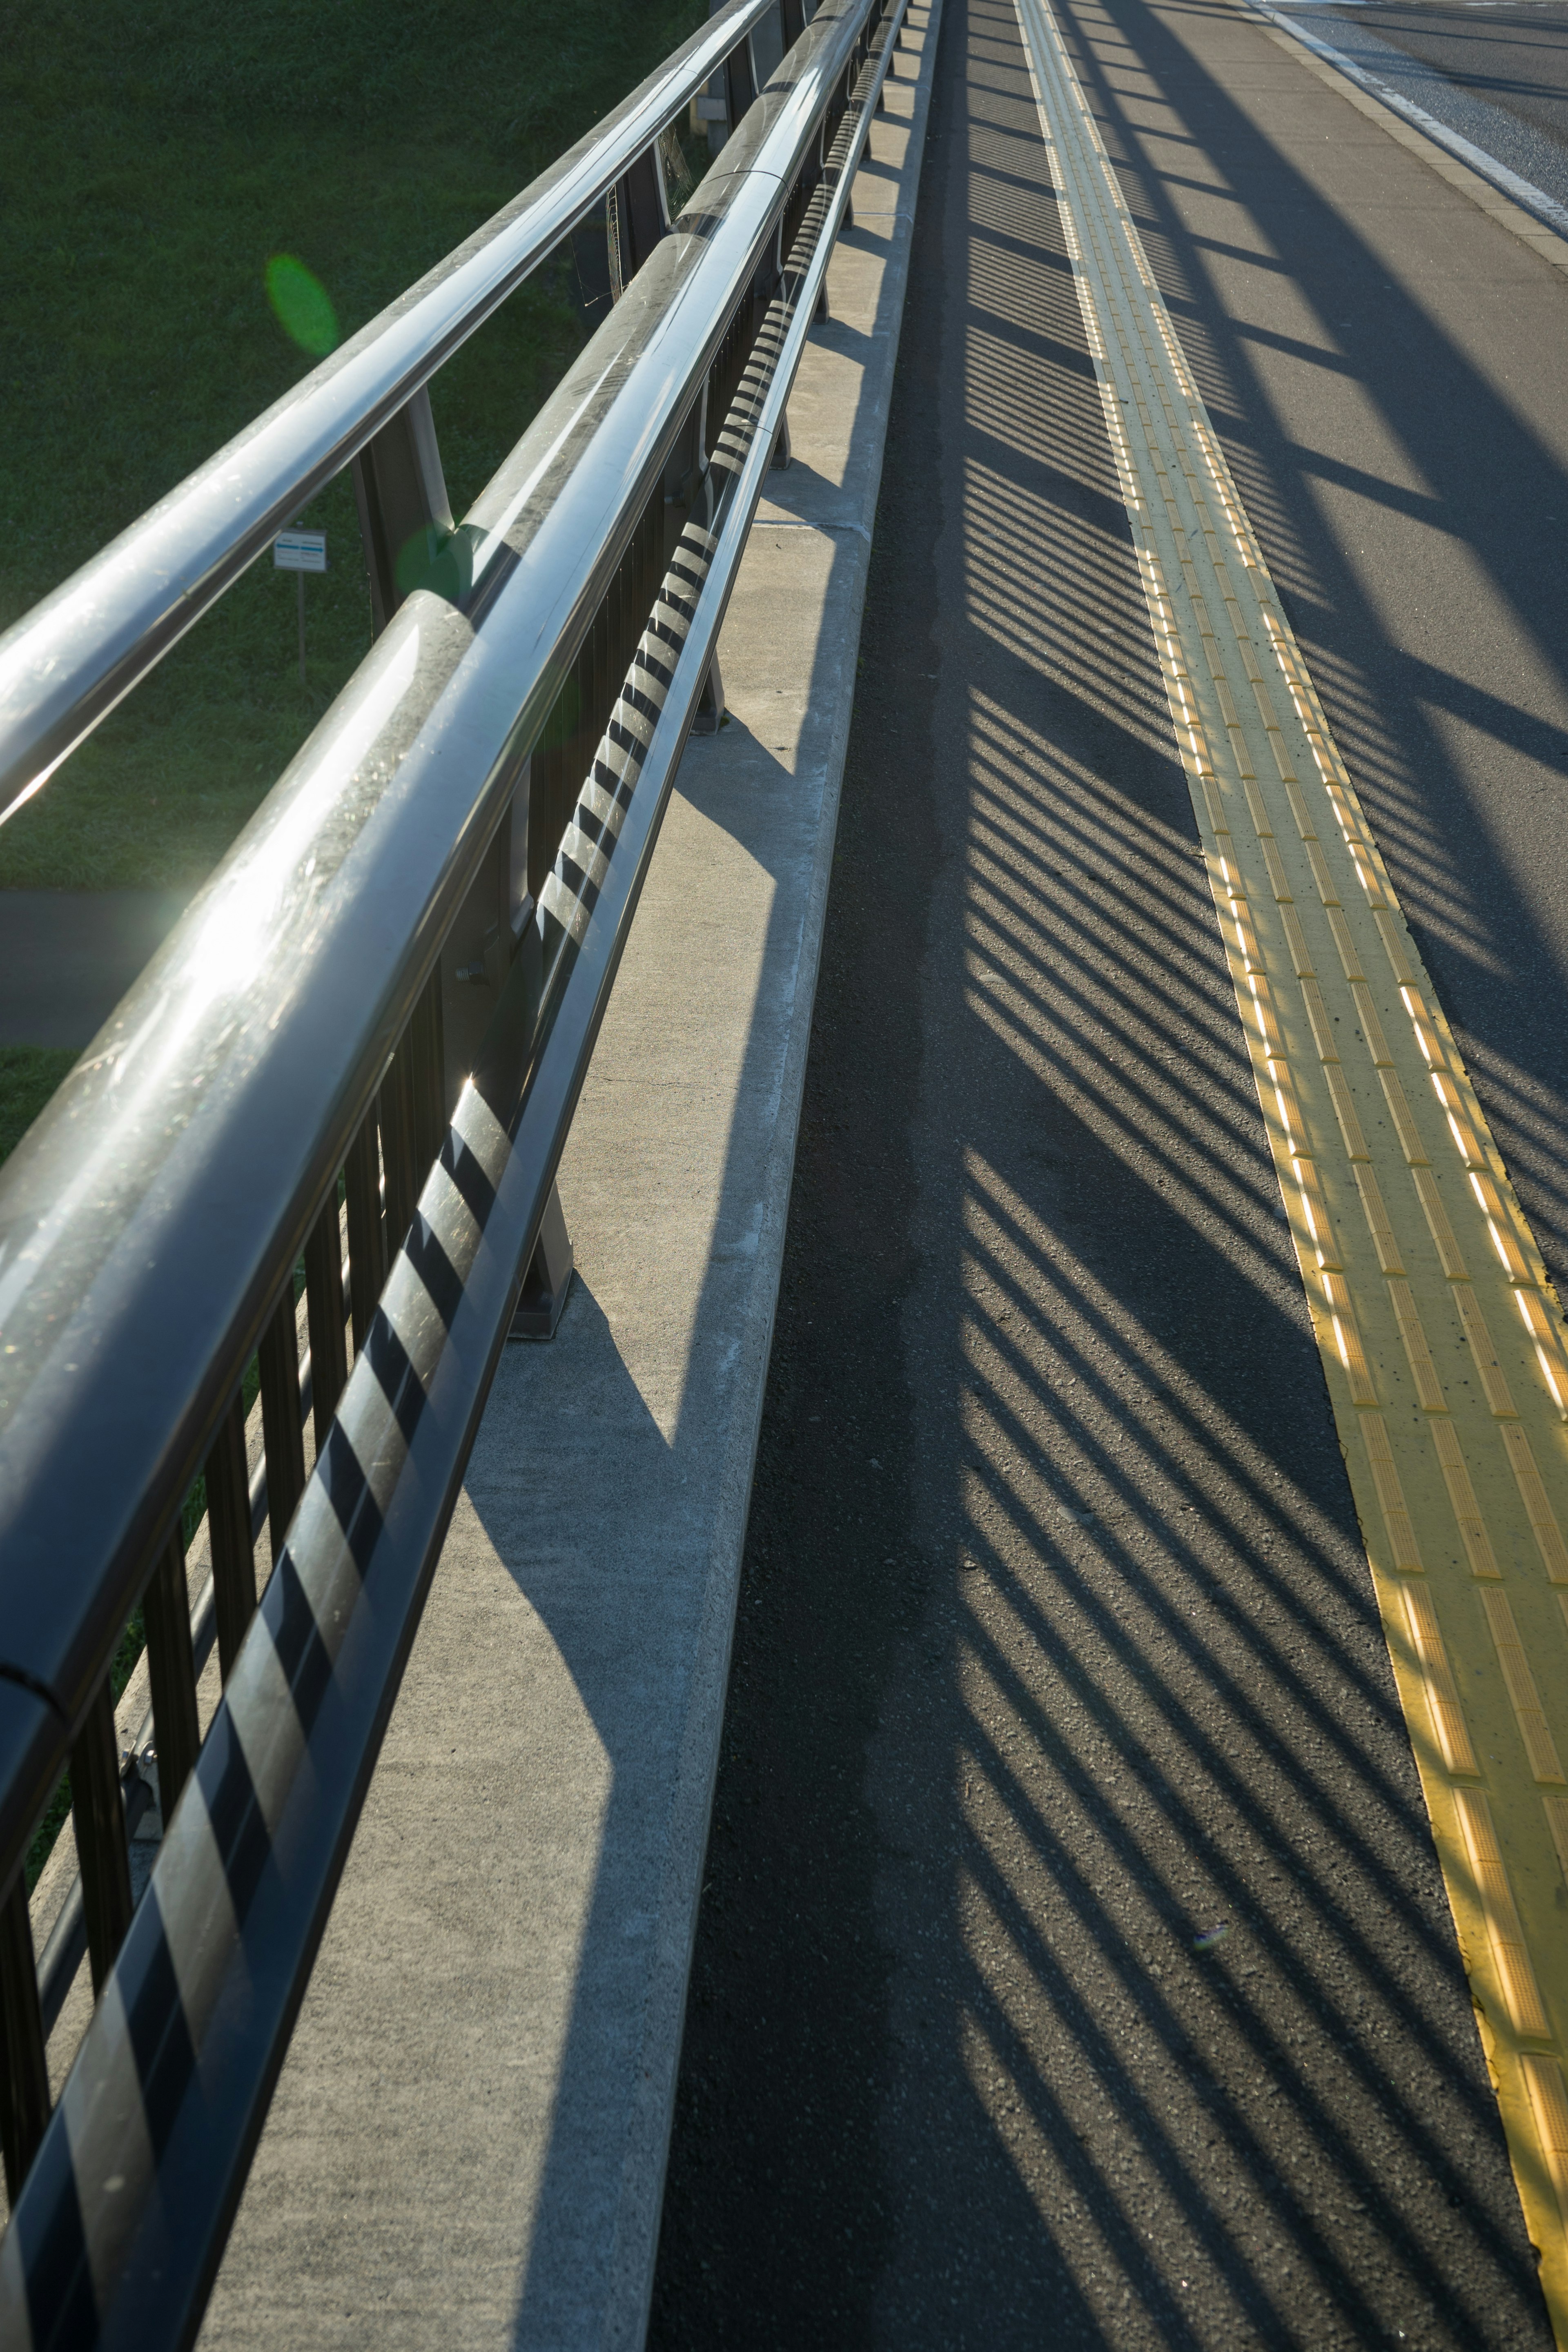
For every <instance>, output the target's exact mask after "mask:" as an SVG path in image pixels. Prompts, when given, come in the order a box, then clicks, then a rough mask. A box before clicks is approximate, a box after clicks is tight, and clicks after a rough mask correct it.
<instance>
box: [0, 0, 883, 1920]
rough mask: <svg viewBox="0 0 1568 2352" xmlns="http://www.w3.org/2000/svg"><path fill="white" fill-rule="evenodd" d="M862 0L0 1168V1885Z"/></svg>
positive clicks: (778, 90)
mask: <svg viewBox="0 0 1568 2352" xmlns="http://www.w3.org/2000/svg"><path fill="white" fill-rule="evenodd" d="M864 15H865V0H831V4H830V5H828V6H826V7H825V8H824V9H822V10H821V11H820V12H819V14H818V15H817V16H816V19H815V20H814V22H813V24H812V26H811V27H810V28H809V30H808V31H807V32H806V34H805V36H804V37H803V38H802V39H801V41H799V42H798V43H797V44H796V46H795V48H794V49H793V50H792V51H791V52H790V54H789V57H788V58H786V60H785V63H784V68H782V69H781V73H780V75H779V76H778V77H776V78H775V80H774V83H773V86H772V87H771V88H770V89H769V90H768V91H767V92H765V93H764V94H763V97H762V98H760V99H759V100H757V102H756V103H755V104H754V105H753V106H752V108H751V109H750V110H749V111H748V113H747V115H746V118H745V120H744V121H743V123H742V126H741V128H740V130H739V131H737V133H736V135H735V137H734V138H733V139H732V140H731V142H730V145H729V147H728V148H727V149H726V151H725V156H724V159H723V161H724V165H725V168H723V169H722V170H720V171H716V172H712V173H710V174H709V175H708V177H707V179H705V180H704V182H703V183H702V184H701V186H700V189H699V191H698V194H697V198H696V201H695V202H694V204H693V206H692V207H691V208H690V210H689V212H688V213H687V214H686V215H683V217H682V220H681V222H680V224H679V225H678V228H677V231H676V232H675V233H673V234H672V235H670V236H668V237H666V238H665V239H663V240H662V241H661V243H660V244H659V246H658V247H657V249H656V251H655V253H654V256H653V257H652V259H651V260H650V261H649V262H648V263H647V266H646V267H645V268H644V269H643V270H642V271H641V272H640V273H639V275H638V277H637V278H636V279H635V280H634V282H633V285H632V287H631V288H630V289H628V291H627V293H626V296H625V297H624V298H623V299H622V301H621V302H620V303H618V304H617V305H616V309H615V310H614V311H613V312H612V313H611V315H610V317H609V319H608V320H606V322H605V325H604V326H603V327H602V328H601V329H600V330H599V331H598V333H597V334H596V335H595V337H594V339H593V340H592V341H591V342H590V343H589V345H588V346H587V348H586V350H585V351H584V352H583V353H582V354H581V356H580V358H579V360H578V361H577V362H576V364H575V365H574V368H573V370H572V371H571V373H569V375H568V376H567V378H566V380H565V381H564V382H563V383H562V385H561V386H560V387H559V389H558V390H557V392H556V393H555V394H553V395H552V398H551V399H550V401H548V402H547V403H546V404H545V406H544V408H543V409H542V412H541V414H540V415H539V416H538V417H537V418H536V419H535V421H534V423H533V425H531V427H530V429H529V431H528V432H527V433H526V434H525V435H524V436H523V439H522V441H521V443H520V444H519V446H518V447H517V449H516V450H515V451H514V453H513V455H512V457H510V459H509V460H508V462H507V464H506V465H505V466H503V467H502V468H501V470H500V473H499V474H498V475H497V476H496V478H495V479H494V480H493V481H492V482H491V484H490V485H489V488H488V489H487V490H486V491H485V493H484V495H483V496H482V497H481V499H479V503H478V504H477V506H476V507H475V509H473V512H472V514H471V516H470V517H469V519H468V523H467V524H466V525H465V527H464V530H463V533H462V534H461V535H460V544H461V545H462V546H463V548H464V549H465V550H466V551H467V556H468V562H469V564H470V566H471V579H470V581H469V583H468V586H467V587H466V589H465V590H464V591H463V593H461V594H460V596H458V598H457V600H456V601H454V602H450V603H448V602H445V601H443V600H442V599H441V598H440V597H439V596H437V595H436V594H435V593H431V592H430V591H427V590H421V591H419V592H416V594H415V595H414V596H412V597H411V598H410V600H409V601H408V603H407V604H405V606H404V608H403V609H402V611H401V612H400V613H399V614H397V615H396V617H395V620H394V621H393V623H392V625H391V626H390V627H389V628H388V629H387V631H386V632H385V634H384V635H383V637H382V638H381V639H380V640H379V642H378V644H377V645H376V646H375V649H374V652H373V653H372V655H371V656H370V657H369V658H368V659H367V661H366V662H365V663H364V664H363V666H362V667H361V669H360V670H359V671H358V673H356V676H355V677H354V678H353V680H352V681H351V683H350V685H349V687H348V688H345V690H344V692H343V693H342V695H341V696H340V698H339V699H338V701H337V703H336V704H335V705H334V707H333V709H331V711H330V712H329V713H328V715H327V717H326V719H324V720H323V722H322V723H321V726H320V727H319V728H318V729H317V730H316V732H315V733H314V735H313V736H312V737H311V738H310V741H309V742H308V743H307V744H306V745H305V746H304V748H303V750H302V751H300V754H299V756H298V757H297V759H296V760H295V761H294V762H293V764H292V766H291V767H290V768H289V771H288V772H286V774H285V775H284V777H283V778H282V780H281V781H280V782H279V784H278V786H277V787H276V788H275V789H274V791H273V793H271V794H270V796H269V797H268V800H267V802H266V803H264V804H263V807H262V808H261V810H260V811H259V812H258V814H257V816H256V817H255V818H254V819H253V820H252V822H251V824H249V825H248V826H247V829H246V831H245V832H244V833H243V834H242V835H241V836H240V838H239V840H238V842H237V844H236V845H235V846H234V848H233V850H232V851H231V852H230V853H229V855H228V856H227V857H226V860H225V861H224V863H223V865H222V866H220V868H219V869H218V872H217V873H216V875H215V876H214V877H213V878H212V880H211V881H210V882H209V883H208V885H207V886H206V887H205V890H204V891H203V892H202V893H201V894H200V896H199V897H198V898H196V900H195V902H194V903H193V905H192V907H191V908H189V909H188V911H187V913H186V914H185V916H184V918H183V919H182V921H181V923H180V924H179V926H178V927H177V928H176V929H175V930H174V932H173V933H172V934H171V936H170V937H169V939H168V940H166V941H165V943H164V945H163V948H162V950H160V951H159V953H158V954H157V955H156V956H155V957H154V959H153V961H152V963H151V964H150V965H149V966H148V968H147V970H146V971H145V972H144V973H143V975H142V978H141V980H140V981H139V982H137V984H136V985H135V987H134V988H133V989H132V992H131V993H130V994H129V995H128V996H127V997H126V999H125V1000H124V1002H123V1003H121V1006H120V1007H119V1008H118V1010H117V1012H116V1013H115V1014H114V1016H113V1018H112V1019H111V1021H110V1024H109V1025H108V1027H107V1028H106V1029H105V1030H104V1032H103V1033H102V1034H101V1035H100V1039H99V1040H98V1041H97V1045H96V1046H95V1048H94V1050H93V1052H92V1053H91V1054H90V1055H89V1057H88V1058H87V1059H85V1060H84V1061H83V1062H82V1063H80V1064H79V1066H78V1067H77V1068H76V1070H75V1071H74V1072H73V1073H72V1074H71V1076H69V1077H68V1080H67V1081H66V1083H65V1085H64V1086H63V1087H62V1088H61V1090H60V1092H59V1093H58V1096H57V1097H56V1098H55V1100H54V1102H53V1104H52V1105H51V1107H50V1108H49V1109H48V1111H47V1113H46V1114H45V1116H44V1118H42V1119H41V1121H40V1122H39V1124H38V1125H37V1127H36V1128H35V1129H34V1130H33V1131H32V1133H31V1135H30V1136H29V1137H28V1138H27V1139H26V1141H25V1142H24V1144H23V1145H22V1146H21V1147H20V1148H19V1149H18V1150H17V1151H16V1153H15V1154H14V1155H13V1157H12V1159H11V1160H9V1161H8V1162H7V1163H6V1165H5V1169H4V1171H0V1324H3V1325H4V1328H5V1349H4V1351H3V1352H0V1559H4V1561H5V1570H6V1573H5V1589H4V1597H5V1609H4V1615H3V1622H0V1701H3V1702H4V1704H0V1889H3V1888H4V1886H5V1885H6V1884H7V1883H8V1882H9V1880H10V1879H11V1877H12V1876H13V1875H14V1873H15V1870H16V1866H17V1864H18V1862H19V1858H20V1855H21V1853H22V1852H23V1850H24V1847H25V1844H26V1839H27V1837H28V1835H29V1834H30V1830H31V1823H32V1822H33V1821H34V1820H36V1818H37V1812H38V1811H39V1809H40V1808H41V1806H42V1804H43V1803H44V1801H45V1800H46V1798H47V1793H48V1788H49V1786H50V1785H51V1784H52V1780H53V1778H54V1776H55V1774H56V1773H57V1772H58V1769H59V1767H58V1758H59V1745H60V1737H61V1726H62V1725H64V1726H67V1727H69V1728H70V1729H71V1730H73V1731H74V1729H75V1727H76V1726H77V1725H78V1724H79V1722H80V1721H81V1720H82V1718H83V1716H84V1713H85V1710H86V1708H87V1706H88V1705H89V1701H90V1699H91V1697H92V1696H93V1693H94V1692H95V1690H96V1689H97V1688H98V1686H99V1685H100V1682H101V1678H102V1676H103V1675H104V1673H105V1672H106V1670H107V1666H108V1662H109V1659H110V1655H111V1654H112V1651H113V1647H114V1643H115V1642H116V1641H117V1639H118V1637H119V1633H120V1629H121V1626H122V1625H123V1624H124V1622H125V1619H126V1616H127V1614H128V1613H129V1612H130V1610H131V1609H132V1606H133V1605H134V1604H135V1601H136V1599H137V1597H138V1594H139V1592H140V1591H141V1587H142V1582H143V1581H144V1580H145V1578H146V1576H147V1574H148V1572H149V1567H150V1563H151V1562H152V1560H153V1558H154V1557H155V1556H156V1555H157V1553H158V1550H159V1548H160V1547H161V1546H162V1545H163V1542H164V1540H165V1538H166V1536H167V1532H168V1529H169V1528H170V1526H171V1525H172V1524H173V1522H174V1516H175V1514H176V1513H177V1510H178V1508H179V1503H180V1498H181V1496H183V1495H184V1492H185V1491H186V1489H187V1488H188V1486H189V1485H190V1482H191V1480H192V1479H193V1477H194V1476H195V1474H196V1472H197V1470H198V1469H199V1467H200V1466H201V1464H202V1461H203V1459H204V1458H205V1451H206V1449H207V1446H208V1444H209V1443H210V1441H211V1438H212V1435H213V1432H214V1429H215V1427H216V1422H217V1420H218V1418H219V1417H220V1415H221V1413H222V1412H223V1410H224V1407H225V1404H226V1399H227V1397H228V1396H229V1395H230V1394H231V1393H232V1391H233V1388H234V1386H235V1384H236V1383H237V1381H238V1379H239V1376H240V1373H241V1371H242V1370H243V1367H244V1364H245V1363H246V1361H247V1360H248V1358H249V1356H250V1354H251V1353H252V1352H253V1350H254V1349H255V1347H256V1344H257V1340H258V1335H259V1332H260V1329H261V1326H262V1323H263V1321H264V1319H265V1318H266V1316H267V1314H268V1309H269V1307H270V1306H271V1303H272V1301H273V1299H274V1298H275V1297H276V1295H277V1292H278V1288H279V1285H280V1284H281V1282H282V1281H283V1280H284V1279H285V1277H286V1276H287V1274H288V1271H289V1268H290V1267H291V1266H292V1265H294V1263H295V1261H296V1258H297V1256H298V1255H299V1253H300V1249H301V1248H302V1246H303V1242H304V1237H305V1234H306V1233H307V1231H308V1229H309V1227H310V1223H311V1221H312V1219H313V1217H314V1215H315V1213H316V1212H317V1210H318V1207H319V1205H320V1203H321V1200H322V1198H323V1197H324V1194H325V1192H326V1189H327V1187H328V1185H329V1184H330V1183H331V1182H332V1181H334V1176H335V1171H336V1170H337V1168H338V1167H339V1165H340V1164H341V1163H342V1158H343V1155H344V1151H345V1149H346V1146H347V1143H348V1140H349V1139H350V1136H351V1135H352V1133H353V1130H354V1129H355V1127H356V1125H357V1123H358V1121H359V1119H360V1118H361V1117H362V1116H363V1112H364V1110H365V1108H366V1106H367V1104H368V1103H369V1101H370V1099H371V1097H372V1096H373V1094H374V1091H375V1088H376V1087H377V1086H378V1085H379V1083H380V1081H381V1078H382V1076H383V1074H384V1070H385V1067H386V1064H387V1060H388V1057H389V1055H390V1054H391V1052H392V1049H393V1046H394V1045H395V1042H396V1039H397V1037H398V1035H399V1034H400V1033H401V1031H402V1029H403V1027H404V1026H405V1024H406V1022H407V1020H408V1017H409V1014H410V1012H411V1010H412V1007H413V1004H414V1002H415V999H416V996H417V995H418V993H419V991H420V988H421V987H422V985H423V983H424V982H425V980H426V977H427V976H428V974H429V972H430V971H431V970H432V968H433V965H434V962H435V959H436V956H437V952H438V950H439V946H440V942H441V939H442V937H443V935H444V933H445V931H446V929H447V927H448V925H449V923H450V921H451V919H452V917H453V914H454V913H455V911H456V909H457V908H458V906H459V905H460V903H461V901H462V899H463V897H464V895H465V893H466V892H467V890H468V887H469V885H470V883H471V881H472V878H473V877H474V874H475V872H476V870H477V868H478V866H479V860H480V858H481V857H482V856H483V854H484V851H485V847H486V845H487V843H488V840H489V835H490V834H491V833H492V832H493V830H494V828H495V825H496V824H497V823H498V822H499V820H500V816H501V814H502V813H503V812H504V810H505V808H506V806H507V804H508V803H509V800H510V794H511V792H512V790H513V787H514V784H515V781H516V777H517V773H518V770H519V766H520V763H521V759H522V758H523V757H524V756H525V755H526V753H527V751H528V748H529V744H530V741H531V736H532V734H533V732H535V731H536V730H537V728H538V726H539V724H540V722H541V720H542V717H543V715H544V712H545V710H546V709H547V708H548V706H549V704H550V702H551V700H552V696H553V693H554V691H555V688H556V686H557V684H558V682H559V679H560V677H561V674H562V670H563V666H564V664H565V663H566V662H567V661H568V660H569V659H570V658H571V656H572V653H573V651H574V646H575V644H576V642H577V639H578V638H579V637H580V635H581V633H582V631H583V629H584V627H585V626H586V624H587V620H588V618H589V616H590V615H591V614H592V612H593V610H594V608H595V604H596V603H597V602H598V600H599V599H600V597H601V596H602V594H603V592H604V587H605V582H606V580H607V579H608V578H609V576H610V575H611V573H612V572H614V569H615V566H616V562H617V561H618V558H619V554H620V551H621V550H622V548H623V547H624V545H625V543H626V537H627V534H628V532H629V530H630V528H631V518H632V516H633V515H634V514H635V512H636V511H637V509H638V508H639V505H640V504H641V503H642V502H643V501H644V500H645V499H646V497H647V493H648V491H649V489H650V488H651V487H652V486H653V484H654V483H655V482H656V481H657V479H658V476H659V474H660V471H661V469H662V467H663V466H664V463H665V460H666V457H667V456H668V452H669V450H670V448H671V446H672V445H673V443H674V440H675V438H676V436H677V434H678V433H679V429H680V427H681V425H682V421H683V418H684V416H685V415H686V413H687V411H688V410H689V406H690V404H691V401H692V399H693V398H694V396H696V394H697V393H698V392H699V390H700V385H701V383H702V382H703V380H704V378H705V375H706V372H707V370H708V367H709V365H710V361H711V358H712V355H713V352H714V350H715V348H716V346H717V344H718V342H719V340H720V338H721V335H722V332H723V330H724V325H725V322H726V321H727V320H728V319H729V317H730V316H731V313H732V311H733V310H734V309H735V307H736V304H737V303H738V301H739V300H740V299H741V297H742V293H743V292H744V291H745V289H746V288H747V286H748V284H749V282H750V281H751V279H752V277H753V275H754V273H755V271H756V269H757V268H758V265H759V261H760V260H761V258H762V257H763V254H764V251H765V250H766V248H767V247H768V243H769V239H770V237H771V236H772V235H773V227H774V222H775V217H776V215H777V212H778V208H779V206H780V204H781V203H782V200H783V196H784V192H785V190H786V189H787V187H788V186H789V184H790V183H791V181H792V180H793V178H794V175H795V173H796V171H797V170H798V168H799V166H800V164H801V163H802V161H803V160H804V159H805V155H806V153H807V151H808V149H809V148H810V146H811V142H812V141H813V139H814V138H815V137H816V126H817V124H818V122H819V121H820V120H821V118H822V115H823V112H824V110H825V108H826V105H827V103H828V101H829V100H830V98H831V96H832V93H833V91H834V89H835V86H836V84H837V82H838V81H839V79H840V78H841V77H842V76H843V74H844V73H845V71H846V68H847V65H848V63H849V61H850V59H851V57H852V54H853V51H854V47H855V44H856V40H857V37H858V27H859V26H860V23H861V21H862V20H863V17H864ZM174 1282H177V1284H178V1286H179V1311H177V1312H176V1311H173V1302H172V1299H171V1285H172V1283H174ZM132 1366H133V1367H134V1368H135V1376H134V1378H128V1377H127V1374H128V1368H130V1367H132ZM83 1431H90V1432H92V1433H93V1447H94V1462H93V1470H92V1475H91V1476H90V1477H87V1478H84V1477H83V1476H82V1475H80V1474H81V1459H80V1445H81V1433H82V1432H83ZM23 1692H26V1693H29V1694H34V1695H37V1696H41V1697H42V1698H43V1699H44V1701H45V1702H46V1706H45V1708H44V1710H43V1712H42V1713H40V1714H34V1713H32V1712H31V1711H30V1710H29V1708H28V1707H27V1706H25V1705H24V1704H23V1700H22V1696H21V1694H22V1693H23ZM35 1704H36V1701H35ZM7 1748H9V1750H10V1752H6V1751H7Z"/></svg>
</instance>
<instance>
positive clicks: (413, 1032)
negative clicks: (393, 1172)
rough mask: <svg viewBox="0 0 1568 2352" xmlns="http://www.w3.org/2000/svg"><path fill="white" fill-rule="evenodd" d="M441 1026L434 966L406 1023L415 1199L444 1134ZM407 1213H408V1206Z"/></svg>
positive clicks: (444, 1077) (438, 980)
mask: <svg viewBox="0 0 1568 2352" xmlns="http://www.w3.org/2000/svg"><path fill="white" fill-rule="evenodd" d="M441 1030H442V1021H441V974H440V971H439V970H438V969H437V971H433V972H432V973H431V975H430V977H429V979H428V980H427V981H426V983H425V986H424V988H423V989H422V990H421V991H420V994H419V1002H418V1003H417V1004H416V1006H415V1008H414V1018H413V1020H412V1021H411V1022H410V1023H409V1024H408V1045H409V1061H410V1064H411V1066H412V1075H413V1080H414V1147H415V1172H414V1192H415V1199H416V1202H417V1199H418V1196H419V1194H420V1193H421V1192H423V1191H424V1189H425V1179H426V1176H427V1175H428V1174H429V1172H430V1170H431V1168H432V1167H433V1166H434V1164H435V1160H436V1155H437V1152H438V1151H439V1150H440V1149H441V1146H442V1144H443V1143H444V1142H445V1141H446V1137H447V1072H446V1060H447V1056H446V1051H445V1048H444V1045H443V1043H442V1035H441ZM412 1214H413V1212H412V1210H411V1211H410V1216H412Z"/></svg>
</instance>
